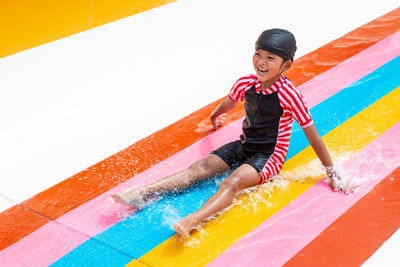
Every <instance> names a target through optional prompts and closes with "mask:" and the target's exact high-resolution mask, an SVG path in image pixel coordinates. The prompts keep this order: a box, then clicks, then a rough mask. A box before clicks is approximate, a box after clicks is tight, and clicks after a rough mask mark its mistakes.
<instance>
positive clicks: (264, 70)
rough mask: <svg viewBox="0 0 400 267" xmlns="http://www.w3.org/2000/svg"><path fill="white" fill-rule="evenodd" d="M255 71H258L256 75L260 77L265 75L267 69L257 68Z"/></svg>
mask: <svg viewBox="0 0 400 267" xmlns="http://www.w3.org/2000/svg"><path fill="white" fill-rule="evenodd" d="M257 70H258V73H260V74H261V75H264V74H266V73H267V72H268V70H267V69H262V68H259V67H257Z"/></svg>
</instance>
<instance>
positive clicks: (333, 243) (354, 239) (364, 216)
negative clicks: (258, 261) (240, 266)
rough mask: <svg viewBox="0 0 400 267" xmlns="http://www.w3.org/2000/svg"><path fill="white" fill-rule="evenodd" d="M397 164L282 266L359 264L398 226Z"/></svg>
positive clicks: (399, 183) (399, 181) (399, 182)
mask: <svg viewBox="0 0 400 267" xmlns="http://www.w3.org/2000/svg"><path fill="white" fill-rule="evenodd" d="M399 192H400V167H399V168H397V169H396V170H395V171H394V172H393V173H391V174H390V175H389V176H388V177H386V178H385V179H383V180H382V181H381V182H380V183H379V184H378V185H376V186H375V187H374V188H373V189H372V190H371V191H370V192H369V193H368V194H367V195H365V196H364V197H363V198H362V199H360V200H359V201H358V202H357V203H356V204H354V206H353V207H351V208H350V209H349V210H347V211H346V212H345V213H344V214H343V215H342V216H341V217H339V218H338V219H337V220H336V221H334V222H333V223H332V224H331V225H330V226H329V227H328V228H326V229H325V230H324V231H323V232H322V233H321V234H320V235H319V236H318V237H316V238H315V239H314V240H313V241H312V242H311V243H309V244H308V245H307V246H306V247H304V248H303V249H302V250H301V251H299V252H298V253H297V254H296V255H295V256H294V257H293V258H292V259H290V260H289V261H288V262H287V263H286V264H285V266H360V265H361V264H362V263H364V262H365V261H366V260H367V259H368V258H369V257H370V256H371V255H372V254H373V253H374V252H375V251H376V250H377V249H378V248H379V247H380V246H381V245H382V244H383V243H384V242H385V241H386V240H387V239H388V238H389V237H390V236H391V235H392V234H393V233H394V232H395V231H396V230H397V229H398V228H399V227H400V219H399V218H400V195H399Z"/></svg>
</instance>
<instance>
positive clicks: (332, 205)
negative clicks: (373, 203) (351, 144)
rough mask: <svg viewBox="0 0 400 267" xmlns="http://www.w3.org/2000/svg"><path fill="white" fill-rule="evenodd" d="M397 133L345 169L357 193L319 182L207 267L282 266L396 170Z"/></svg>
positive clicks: (372, 146)
mask: <svg viewBox="0 0 400 267" xmlns="http://www.w3.org/2000/svg"><path fill="white" fill-rule="evenodd" d="M399 132H400V122H398V123H397V124H396V125H395V126H393V127H392V128H390V129H389V130H387V131H386V132H385V133H383V134H382V135H380V136H379V137H378V138H377V139H375V140H374V141H373V142H371V143H370V144H369V145H368V146H367V147H365V148H364V149H362V150H361V151H360V152H359V153H357V154H356V155H354V156H353V157H352V158H351V159H350V160H348V161H347V162H346V163H345V164H344V166H343V169H345V170H347V173H346V175H347V176H348V177H357V178H361V179H362V180H363V181H365V182H364V183H363V184H362V186H360V187H359V188H358V189H357V192H356V193H354V194H350V195H345V194H342V193H335V192H333V191H332V190H330V189H329V187H328V186H327V185H326V184H325V182H323V181H319V182H318V183H317V184H315V185H314V186H312V187H311V188H310V189H308V190H307V191H306V192H305V193H303V194H302V195H300V196H299V197H297V198H296V199H295V200H294V201H292V202H291V203H290V204H289V205H287V206H286V207H284V208H282V209H281V210H280V211H279V212H278V213H276V214H274V215H273V216H272V217H271V218H269V219H268V220H267V221H265V222H264V223H263V224H261V225H260V226H258V227H257V228H256V229H254V230H253V231H251V232H250V233H249V234H247V235H246V236H245V237H244V238H242V239H240V240H239V241H238V242H236V243H235V244H234V245H233V246H231V247H230V248H228V249H227V250H226V251H225V252H224V253H223V254H221V255H220V256H219V257H217V258H216V259H214V260H213V261H212V262H210V263H209V264H208V265H207V266H227V265H229V263H232V262H234V263H235V266H248V265H251V266H282V265H283V264H284V263H286V262H287V261H288V260H289V259H291V258H292V257H293V256H294V255H296V253H297V252H298V251H300V250H301V249H302V248H303V247H304V246H305V245H307V244H308V243H309V242H310V241H312V240H313V239H314V238H315V237H316V236H318V235H319V234H320V233H321V232H322V231H323V230H324V229H325V228H326V227H328V226H329V225H330V224H331V223H332V222H333V221H334V220H335V219H336V218H338V217H339V216H341V215H342V214H343V213H344V212H345V211H346V210H347V209H348V208H350V207H351V206H352V205H353V204H354V203H355V202H357V201H358V200H359V199H360V198H362V197H363V196H364V195H365V194H367V193H368V192H369V191H370V190H371V189H372V188H373V187H374V186H375V185H376V184H378V183H379V182H380V181H381V180H382V179H383V178H385V177H386V176H387V175H388V174H390V173H391V172H392V171H393V170H394V169H396V168H397V167H398V166H399V165H400V160H399V158H398V155H399V154H400V135H399V134H398V133H399Z"/></svg>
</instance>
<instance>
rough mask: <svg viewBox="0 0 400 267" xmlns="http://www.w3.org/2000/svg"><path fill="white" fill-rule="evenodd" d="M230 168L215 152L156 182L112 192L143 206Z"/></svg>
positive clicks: (119, 198)
mask: <svg viewBox="0 0 400 267" xmlns="http://www.w3.org/2000/svg"><path fill="white" fill-rule="evenodd" d="M228 170H229V166H228V165H227V164H226V163H225V162H224V161H223V160H222V159H221V158H219V157H218V156H215V155H213V154H211V155H209V156H208V157H206V158H205V159H202V160H199V161H197V162H195V163H194V164H192V165H191V166H190V167H189V168H187V169H186V170H183V171H180V172H178V173H175V174H172V175H170V176H167V177H165V178H163V179H161V180H159V181H157V182H155V183H152V184H149V185H146V186H143V187H139V188H135V189H132V190H129V191H126V192H124V193H122V194H119V193H111V194H110V195H111V197H112V198H113V199H114V201H116V202H119V203H122V204H126V205H130V206H133V207H136V208H142V207H143V206H144V205H145V203H146V201H147V200H148V199H149V198H152V197H154V196H155V195H157V194H162V193H166V192H170V191H181V190H183V189H185V188H187V187H189V186H190V185H192V184H194V183H196V182H198V181H200V180H204V179H207V178H210V177H213V176H216V175H220V174H222V173H224V172H227V171H228Z"/></svg>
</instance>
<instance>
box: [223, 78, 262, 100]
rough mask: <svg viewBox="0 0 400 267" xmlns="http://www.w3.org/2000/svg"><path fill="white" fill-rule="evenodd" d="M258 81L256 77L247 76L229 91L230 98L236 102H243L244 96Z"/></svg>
mask: <svg viewBox="0 0 400 267" xmlns="http://www.w3.org/2000/svg"><path fill="white" fill-rule="evenodd" d="M256 80H257V78H256V76H255V75H247V76H244V77H242V78H240V79H239V80H237V82H236V83H235V84H234V85H233V87H232V89H231V90H230V91H229V94H228V97H229V98H230V99H231V100H232V101H235V102H237V101H243V99H244V95H245V94H246V92H247V91H248V90H249V89H250V88H251V87H252V86H253V85H254V84H255V82H256Z"/></svg>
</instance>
